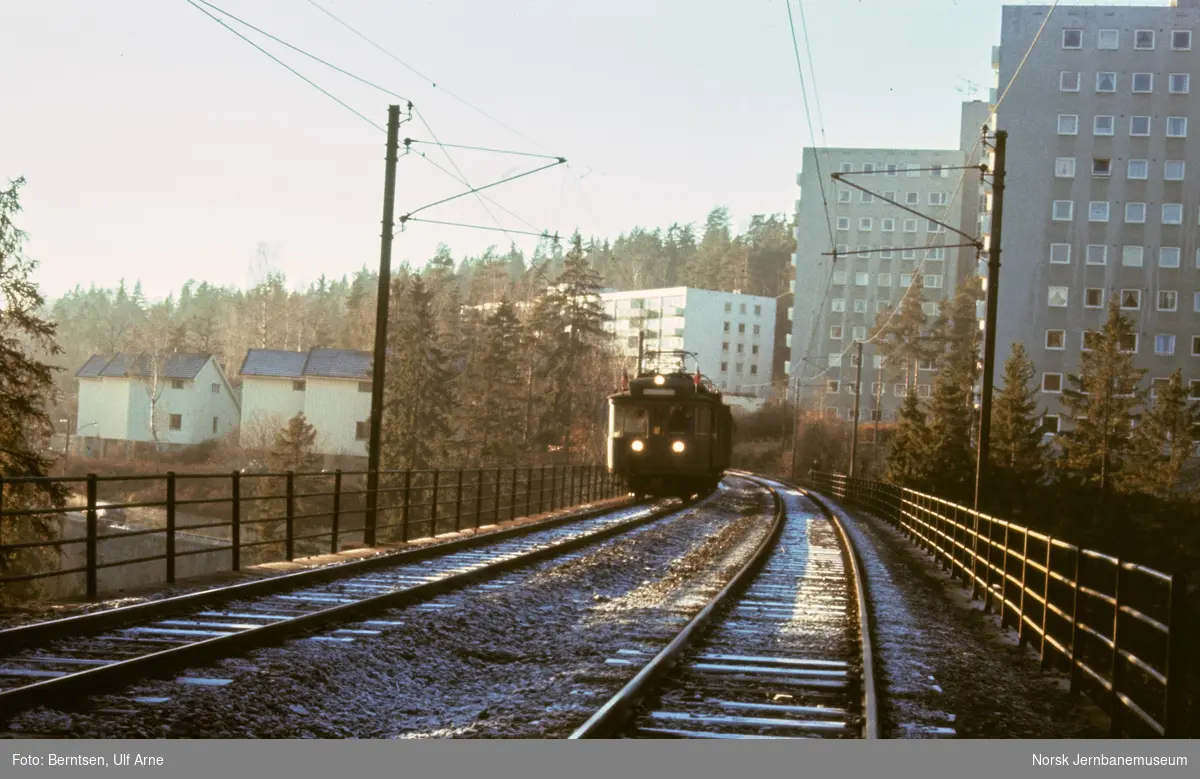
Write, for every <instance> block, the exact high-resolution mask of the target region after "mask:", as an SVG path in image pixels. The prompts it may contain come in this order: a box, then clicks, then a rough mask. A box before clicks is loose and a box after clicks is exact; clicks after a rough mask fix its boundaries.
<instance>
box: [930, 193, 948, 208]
mask: <svg viewBox="0 0 1200 779" xmlns="http://www.w3.org/2000/svg"><path fill="white" fill-rule="evenodd" d="M949 203H950V193H949V192H930V193H929V205H931V206H944V205H948V204H949Z"/></svg>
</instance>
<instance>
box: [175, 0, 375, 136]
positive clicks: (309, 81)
mask: <svg viewBox="0 0 1200 779" xmlns="http://www.w3.org/2000/svg"><path fill="white" fill-rule="evenodd" d="M201 1H202V0H201ZM184 2H186V3H187V4H188V5H190V6H192V7H193V8H195V9H196V10H197V11H199V12H200V13H202V14H204V15H205V16H207V17H208V18H210V19H212V20H213V21H214V22H216V23H217V24H219V25H221V26H222V27H224V28H225V29H226V30H229V31H230V32H231V33H233V34H234V35H236V36H237V37H239V38H241V39H242V40H244V41H245V42H246V43H249V44H250V45H251V46H253V47H254V48H256V49H258V50H259V51H260V52H262V53H263V54H265V55H267V56H268V57H270V58H271V59H272V60H274V61H275V62H276V63H278V64H279V65H280V66H282V67H283V68H285V69H287V70H288V71H289V72H291V73H292V74H293V75H295V76H297V77H298V78H300V79H301V80H303V81H304V82H305V83H306V84H308V85H309V86H311V87H312V88H313V89H316V90H317V91H318V92H320V93H321V94H323V95H325V96H326V97H328V98H329V99H330V100H332V101H334V102H335V103H337V104H338V105H340V106H341V107H342V108H345V109H346V110H347V111H349V112H350V113H352V114H354V115H355V116H357V117H358V118H359V119H362V120H363V121H364V122H366V123H367V124H369V125H371V126H372V127H374V128H375V129H376V130H378V131H380V132H387V131H386V130H385V129H384V128H383V126H382V125H380V124H379V123H377V122H375V121H372V120H371V119H369V118H367V117H366V116H364V115H363V114H361V113H359V112H358V111H357V110H355V109H354V108H353V107H351V106H350V105H349V104H348V103H346V102H344V101H343V100H341V99H340V98H338V97H337V96H335V95H334V94H333V93H331V92H329V91H328V90H327V89H325V88H324V87H322V86H320V85H318V84H317V83H316V82H314V81H313V80H312V79H310V78H308V77H307V76H305V75H304V74H303V73H301V72H300V71H298V70H296V69H295V68H293V67H292V66H291V65H288V64H287V63H286V62H284V61H283V60H281V59H279V58H278V57H276V56H275V55H274V54H272V53H271V52H269V51H267V50H266V49H264V48H263V47H262V46H259V45H258V44H257V43H255V42H254V41H252V40H250V39H249V38H247V37H246V36H245V35H242V34H241V33H240V32H238V31H237V30H235V29H233V28H232V27H230V26H229V25H228V24H226V23H225V20H224V19H221V18H220V17H217V16H214V15H213V14H211V13H209V12H208V11H207V10H206V9H204V8H201V7H200V6H199V5H197V4H196V2H195V0H184Z"/></svg>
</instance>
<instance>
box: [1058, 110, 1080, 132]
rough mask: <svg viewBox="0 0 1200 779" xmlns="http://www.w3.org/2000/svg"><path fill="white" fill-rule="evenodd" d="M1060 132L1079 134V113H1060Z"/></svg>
mask: <svg viewBox="0 0 1200 779" xmlns="http://www.w3.org/2000/svg"><path fill="white" fill-rule="evenodd" d="M1058 134H1059V135H1078V134H1079V115H1078V114H1059V115H1058Z"/></svg>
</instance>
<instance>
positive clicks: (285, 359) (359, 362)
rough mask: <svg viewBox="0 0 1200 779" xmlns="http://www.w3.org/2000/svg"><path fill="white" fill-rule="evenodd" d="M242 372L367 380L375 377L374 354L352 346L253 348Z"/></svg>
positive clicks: (278, 375) (285, 377)
mask: <svg viewBox="0 0 1200 779" xmlns="http://www.w3.org/2000/svg"><path fill="white" fill-rule="evenodd" d="M238 373H240V374H241V375H243V376H271V377H277V378H283V379H289V378H290V379H299V378H303V377H305V376H314V377H320V378H328V379H360V380H363V379H369V378H371V354H370V352H357V351H353V350H351V349H310V350H309V351H307V352H286V351H283V350H281V349H251V350H250V351H248V352H247V353H246V359H245V360H244V361H243V362H242V368H241V370H240V371H238Z"/></svg>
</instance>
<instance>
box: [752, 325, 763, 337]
mask: <svg viewBox="0 0 1200 779" xmlns="http://www.w3.org/2000/svg"><path fill="white" fill-rule="evenodd" d="M761 328H762V325H755V326H754V327H753V328H752V329H751V335H758V334H759V331H760V330H761Z"/></svg>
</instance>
